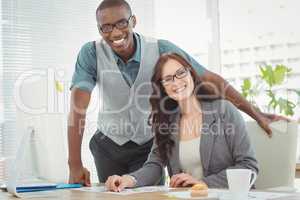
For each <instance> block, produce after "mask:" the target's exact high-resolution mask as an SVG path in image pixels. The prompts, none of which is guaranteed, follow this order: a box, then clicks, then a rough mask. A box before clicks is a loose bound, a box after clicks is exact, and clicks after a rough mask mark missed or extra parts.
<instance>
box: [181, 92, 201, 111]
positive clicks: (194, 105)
mask: <svg viewBox="0 0 300 200" xmlns="http://www.w3.org/2000/svg"><path fill="white" fill-rule="evenodd" d="M178 104H179V108H180V111H181V115H183V116H193V115H197V114H199V113H201V105H200V103H199V100H198V99H197V98H196V96H195V95H192V96H190V97H189V98H187V99H185V100H183V101H180V102H178Z"/></svg>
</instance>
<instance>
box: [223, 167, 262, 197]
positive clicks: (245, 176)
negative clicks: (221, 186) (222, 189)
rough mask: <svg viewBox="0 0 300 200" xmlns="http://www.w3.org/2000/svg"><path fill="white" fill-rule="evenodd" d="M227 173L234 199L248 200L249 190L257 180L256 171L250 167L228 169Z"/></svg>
mask: <svg viewBox="0 0 300 200" xmlns="http://www.w3.org/2000/svg"><path fill="white" fill-rule="evenodd" d="M226 175H227V181H228V186H229V191H230V194H231V197H232V199H233V200H247V199H248V193H249V190H250V188H251V187H252V185H253V184H254V182H255V180H256V177H257V175H256V173H255V172H253V171H252V170H250V169H227V170H226ZM251 177H252V180H251Z"/></svg>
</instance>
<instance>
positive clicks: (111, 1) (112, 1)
mask: <svg viewBox="0 0 300 200" xmlns="http://www.w3.org/2000/svg"><path fill="white" fill-rule="evenodd" d="M118 6H124V7H125V8H126V9H127V10H128V12H129V14H130V15H132V11H131V7H130V5H129V4H128V3H127V1H125V0H103V1H102V2H101V3H100V5H99V6H98V8H97V10H96V16H97V14H98V13H99V12H100V11H101V10H104V9H106V8H111V7H118Z"/></svg>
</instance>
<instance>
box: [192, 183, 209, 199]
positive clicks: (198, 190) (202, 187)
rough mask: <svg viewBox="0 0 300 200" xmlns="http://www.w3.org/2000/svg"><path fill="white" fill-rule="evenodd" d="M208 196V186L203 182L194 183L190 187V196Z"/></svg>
mask: <svg viewBox="0 0 300 200" xmlns="http://www.w3.org/2000/svg"><path fill="white" fill-rule="evenodd" d="M207 196H208V187H207V185H206V184H205V183H198V184H195V185H194V186H193V187H192V188H191V197H207Z"/></svg>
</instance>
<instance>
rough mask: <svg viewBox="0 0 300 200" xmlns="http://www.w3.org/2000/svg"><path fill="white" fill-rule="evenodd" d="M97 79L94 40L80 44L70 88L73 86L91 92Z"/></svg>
mask: <svg viewBox="0 0 300 200" xmlns="http://www.w3.org/2000/svg"><path fill="white" fill-rule="evenodd" d="M96 80H97V57H96V49H95V46H94V42H88V43H86V44H85V45H83V46H82V48H81V50H80V52H79V54H78V56H77V61H76V64H75V71H74V74H73V77H72V83H71V87H70V89H72V88H73V87H76V88H79V89H82V90H84V91H88V92H92V90H93V89H94V87H95V85H96Z"/></svg>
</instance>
